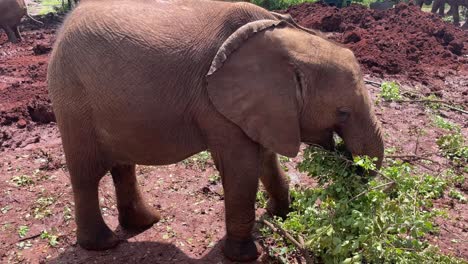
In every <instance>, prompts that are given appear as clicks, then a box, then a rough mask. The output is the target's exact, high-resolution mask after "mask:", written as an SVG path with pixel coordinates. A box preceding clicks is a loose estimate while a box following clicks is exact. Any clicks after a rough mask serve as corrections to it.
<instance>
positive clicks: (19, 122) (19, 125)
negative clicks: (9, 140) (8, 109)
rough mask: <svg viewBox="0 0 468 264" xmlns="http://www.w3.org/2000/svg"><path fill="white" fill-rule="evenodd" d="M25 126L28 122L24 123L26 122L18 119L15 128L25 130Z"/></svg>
mask: <svg viewBox="0 0 468 264" xmlns="http://www.w3.org/2000/svg"><path fill="white" fill-rule="evenodd" d="M27 124H28V122H26V120H24V119H20V120H18V122H17V123H16V126H17V127H18V128H25V127H26V125H27Z"/></svg>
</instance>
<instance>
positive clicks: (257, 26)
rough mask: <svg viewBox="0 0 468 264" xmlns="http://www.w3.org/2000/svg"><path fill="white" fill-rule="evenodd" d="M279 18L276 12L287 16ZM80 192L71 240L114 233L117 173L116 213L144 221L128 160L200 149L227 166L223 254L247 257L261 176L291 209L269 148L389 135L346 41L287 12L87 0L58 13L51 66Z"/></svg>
mask: <svg viewBox="0 0 468 264" xmlns="http://www.w3.org/2000/svg"><path fill="white" fill-rule="evenodd" d="M283 17H284V18H285V20H283V19H282V18H283ZM48 83H49V93H50V97H51V100H52V103H53V108H54V111H55V115H56V117H57V122H58V125H59V128H60V132H61V135H62V142H63V147H64V150H65V155H66V160H67V165H68V169H69V172H70V175H71V183H72V187H73V193H74V199H75V213H76V223H77V239H78V243H79V244H80V245H81V246H82V247H84V248H86V249H93V250H102V249H107V248H111V247H114V246H115V245H116V244H117V243H118V239H117V237H116V236H115V234H114V233H113V232H112V231H111V230H110V229H109V228H108V227H107V225H106V224H105V223H104V221H103V218H102V216H101V212H100V210H99V202H98V201H99V200H98V183H99V181H100V179H101V177H103V175H104V174H105V173H106V171H109V170H110V172H111V175H112V178H113V180H114V183H115V188H116V195H117V205H118V211H119V222H120V224H121V225H122V226H123V227H125V228H129V229H133V228H136V229H139V228H143V227H148V226H150V225H152V224H153V223H155V222H156V221H158V220H159V218H160V216H159V214H158V213H157V212H156V211H155V210H154V209H153V208H151V207H149V206H148V205H147V204H146V203H145V202H144V200H143V195H142V193H141V192H140V190H139V188H138V184H137V181H136V178H135V164H144V165H165V164H171V163H175V162H178V161H181V160H183V159H185V158H187V157H189V156H191V155H193V154H195V153H197V152H200V151H203V150H206V149H208V150H209V151H210V152H211V154H212V156H213V159H214V161H215V164H216V167H217V169H218V170H219V172H220V174H221V176H222V183H223V187H224V195H225V216H226V229H227V238H226V241H225V246H224V253H225V255H226V256H227V257H228V258H229V259H232V260H237V261H248V260H252V259H255V258H257V257H258V255H259V254H260V249H259V247H258V246H257V245H256V243H255V242H254V240H253V238H252V235H251V232H252V228H253V226H254V222H255V196H256V192H257V187H258V181H259V179H260V180H261V181H262V182H263V184H264V185H265V188H266V190H267V191H268V194H269V197H270V201H269V206H268V209H269V211H270V212H271V213H273V214H276V215H281V216H284V215H285V214H286V213H287V211H288V208H289V194H288V181H287V179H286V178H285V175H284V173H283V171H281V168H280V166H279V165H278V160H277V155H276V153H279V154H282V155H286V156H289V157H293V156H296V155H297V153H298V151H299V145H300V143H301V142H305V143H309V144H318V145H321V146H323V147H326V148H332V147H333V136H332V135H333V132H336V133H338V134H339V135H340V136H341V137H342V138H343V139H344V141H345V144H346V146H347V148H348V150H349V151H351V152H352V153H353V154H358V155H363V154H366V155H369V156H371V157H377V158H378V164H377V165H379V166H380V164H381V161H382V158H383V141H382V137H381V133H380V128H379V125H378V123H377V121H376V118H375V116H374V114H373V112H372V107H371V105H372V103H371V101H370V99H369V97H368V92H367V90H366V89H365V87H364V83H363V78H362V75H361V72H360V69H359V65H358V63H357V61H356V59H355V57H354V55H353V53H352V52H351V51H350V50H348V49H345V48H343V47H339V46H337V45H335V44H333V43H331V42H330V41H327V40H326V39H324V38H322V37H320V36H319V35H318V34H316V33H314V32H313V31H310V30H304V29H302V28H300V27H298V26H297V25H296V24H295V23H293V22H292V19H290V18H288V17H287V16H281V15H278V14H274V13H270V12H268V11H266V10H265V9H262V8H260V7H257V6H255V5H253V4H249V3H228V2H218V1H204V0H174V1H152V0H135V1H126V0H125V1H124V0H111V1H104V2H101V1H83V2H82V3H80V5H79V6H78V7H77V8H76V9H75V10H74V11H73V12H72V13H71V14H70V15H69V17H68V18H67V19H66V21H65V23H64V25H63V28H62V30H61V33H60V35H59V36H58V38H57V42H56V44H55V47H54V49H53V53H52V56H51V59H50V64H49V69H48Z"/></svg>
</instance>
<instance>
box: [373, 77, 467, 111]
mask: <svg viewBox="0 0 468 264" xmlns="http://www.w3.org/2000/svg"><path fill="white" fill-rule="evenodd" d="M364 82H365V83H367V84H371V85H374V86H377V87H380V86H381V85H382V83H378V82H374V81H371V80H364ZM400 87H401V85H400ZM402 91H403V90H402ZM404 92H407V93H409V94H412V95H415V96H417V95H418V94H415V93H413V92H410V91H404ZM396 102H408V103H413V102H414V103H417V102H420V103H421V102H422V103H441V104H443V105H444V106H445V107H447V108H449V109H451V110H454V111H458V112H460V113H463V114H468V111H465V110H463V109H460V108H458V107H454V106H452V105H451V104H450V103H449V102H447V101H444V100H430V99H418V100H398V101H396Z"/></svg>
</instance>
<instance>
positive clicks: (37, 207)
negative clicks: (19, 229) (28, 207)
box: [33, 196, 56, 219]
mask: <svg viewBox="0 0 468 264" xmlns="http://www.w3.org/2000/svg"><path fill="white" fill-rule="evenodd" d="M55 201H56V198H55V197H53V196H41V197H39V198H38V199H37V200H36V202H35V203H34V206H33V216H34V219H43V218H45V217H48V216H50V215H52V210H51V209H50V206H51V205H52V204H54V203H55Z"/></svg>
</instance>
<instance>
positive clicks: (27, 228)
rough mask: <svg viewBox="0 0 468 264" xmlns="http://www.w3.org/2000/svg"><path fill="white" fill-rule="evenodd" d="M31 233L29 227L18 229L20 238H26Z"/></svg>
mask: <svg viewBox="0 0 468 264" xmlns="http://www.w3.org/2000/svg"><path fill="white" fill-rule="evenodd" d="M28 232H29V227H28V226H25V225H22V226H19V227H18V235H19V237H21V238H23V237H25V236H26V234H27V233H28Z"/></svg>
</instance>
